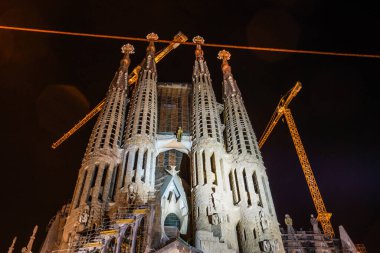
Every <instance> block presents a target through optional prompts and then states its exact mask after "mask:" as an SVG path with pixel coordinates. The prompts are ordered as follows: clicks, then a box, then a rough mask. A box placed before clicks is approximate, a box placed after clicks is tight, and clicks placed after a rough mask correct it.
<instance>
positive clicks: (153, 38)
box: [146, 33, 158, 41]
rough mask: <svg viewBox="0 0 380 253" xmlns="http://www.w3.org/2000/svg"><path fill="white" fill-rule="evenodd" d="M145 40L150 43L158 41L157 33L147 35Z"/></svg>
mask: <svg viewBox="0 0 380 253" xmlns="http://www.w3.org/2000/svg"><path fill="white" fill-rule="evenodd" d="M146 38H147V39H148V40H150V41H153V40H158V35H157V33H149V34H148V35H147V36H146Z"/></svg>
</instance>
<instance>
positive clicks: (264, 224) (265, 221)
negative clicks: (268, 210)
mask: <svg viewBox="0 0 380 253" xmlns="http://www.w3.org/2000/svg"><path fill="white" fill-rule="evenodd" d="M260 224H261V228H262V230H263V232H265V231H266V230H267V229H268V227H269V220H268V217H267V215H266V214H265V212H264V211H263V210H261V211H260Z"/></svg>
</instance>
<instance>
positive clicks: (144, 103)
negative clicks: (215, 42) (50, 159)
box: [41, 34, 285, 253]
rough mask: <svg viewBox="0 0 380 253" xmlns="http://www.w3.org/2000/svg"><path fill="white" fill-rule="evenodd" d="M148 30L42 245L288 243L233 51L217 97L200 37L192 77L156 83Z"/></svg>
mask: <svg viewBox="0 0 380 253" xmlns="http://www.w3.org/2000/svg"><path fill="white" fill-rule="evenodd" d="M148 39H149V40H150V42H149V46H148V48H147V53H146V57H145V60H144V61H143V63H142V64H141V70H140V72H139V78H138V81H137V83H136V85H135V86H128V79H127V78H128V66H129V64H130V58H129V54H130V53H132V52H133V47H132V46H130V45H126V46H124V47H123V51H124V53H125V56H124V58H123V60H122V61H121V65H120V68H119V70H118V72H117V73H116V75H115V78H114V80H113V81H112V82H111V85H110V88H109V90H108V93H107V97H106V100H105V104H104V107H103V109H102V111H101V112H100V115H99V118H98V120H97V122H96V124H95V127H94V130H93V132H92V134H91V137H90V140H89V143H88V147H87V150H86V153H85V156H84V159H83V163H82V166H81V168H80V170H79V175H78V181H77V185H76V188H75V191H74V195H73V199H72V202H71V204H70V205H68V206H67V207H65V208H64V209H62V211H60V212H59V214H58V215H57V216H56V220H55V221H54V222H53V223H52V224H53V225H52V226H51V228H50V231H49V233H48V236H47V238H46V240H45V243H44V245H43V247H42V250H41V252H42V253H47V252H49V253H50V252H70V253H71V252H73V253H74V252H80V253H85V252H102V253H105V252H116V253H124V252H207V253H211V252H225V253H228V252H231V253H232V252H245V253H248V252H250V253H251V252H252V253H256V252H273V253H275V252H281V253H283V252H285V251H284V247H283V244H282V240H281V234H280V230H279V224H278V221H277V217H276V213H275V208H274V205H273V201H272V197H271V192H270V187H269V182H268V178H267V175H266V172H265V170H266V169H265V167H264V165H263V161H262V158H261V154H260V151H259V149H258V145H257V140H256V136H255V134H254V131H253V128H252V125H251V122H250V120H249V118H248V114H247V111H246V109H245V107H244V103H243V99H242V96H241V94H240V91H239V89H238V87H237V83H236V81H235V79H234V78H233V75H232V72H231V68H230V66H229V64H228V59H229V57H230V55H229V53H228V52H226V51H221V52H220V53H219V58H220V59H222V61H223V62H222V71H223V77H224V78H223V84H222V85H223V89H224V97H223V100H224V104H220V103H218V102H217V100H216V97H215V94H214V91H213V86H212V82H211V77H210V72H209V70H208V67H207V64H206V61H205V59H204V56H203V50H202V48H201V45H202V43H203V39H202V38H201V37H199V36H197V37H195V38H194V42H195V43H196V44H197V46H196V50H195V63H194V69H193V75H192V84H183V83H157V70H156V65H155V61H154V54H155V46H154V40H156V39H157V35H155V34H150V35H148Z"/></svg>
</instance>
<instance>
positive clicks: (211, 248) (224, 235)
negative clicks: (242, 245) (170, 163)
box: [191, 36, 237, 252]
mask: <svg viewBox="0 0 380 253" xmlns="http://www.w3.org/2000/svg"><path fill="white" fill-rule="evenodd" d="M193 42H194V43H196V49H195V63H194V70H193V114H192V138H193V139H192V140H193V143H192V159H191V160H192V172H193V174H192V195H193V201H194V202H193V205H194V210H195V211H194V224H195V229H194V230H195V246H196V247H197V248H198V249H200V250H202V251H203V252H218V251H219V252H230V251H231V252H235V251H233V249H237V243H236V239H235V237H234V236H233V235H234V234H231V226H233V225H232V223H230V224H228V223H229V222H227V218H226V217H227V216H228V214H227V213H228V211H229V210H230V207H231V205H230V204H232V196H231V195H230V194H227V192H228V190H227V182H226V171H225V167H226V166H225V161H224V158H225V149H224V146H223V135H222V131H223V130H222V129H223V126H222V123H221V120H220V116H219V115H220V112H221V107H220V105H219V104H218V103H217V102H216V98H215V94H214V90H213V88H212V83H211V78H210V73H209V71H208V68H207V64H206V61H205V59H204V55H203V50H202V48H201V45H202V44H203V43H204V39H203V38H202V37H200V36H196V37H194V39H193ZM221 196H223V198H224V199H223V201H221ZM210 203H212V204H211V205H210ZM222 221H223V222H222ZM217 230H218V231H219V232H216V231H217ZM216 234H217V236H215V235H216Z"/></svg>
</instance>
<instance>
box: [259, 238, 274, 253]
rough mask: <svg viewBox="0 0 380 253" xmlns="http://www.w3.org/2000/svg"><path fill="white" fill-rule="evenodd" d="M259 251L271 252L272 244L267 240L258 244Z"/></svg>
mask: <svg viewBox="0 0 380 253" xmlns="http://www.w3.org/2000/svg"><path fill="white" fill-rule="evenodd" d="M259 245H260V249H261V251H263V252H272V244H271V242H270V241H269V240H263V241H261V242H259Z"/></svg>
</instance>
